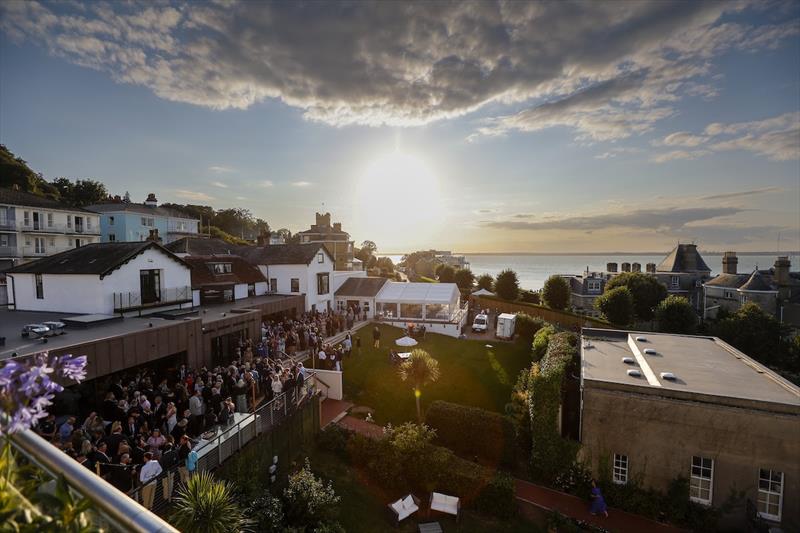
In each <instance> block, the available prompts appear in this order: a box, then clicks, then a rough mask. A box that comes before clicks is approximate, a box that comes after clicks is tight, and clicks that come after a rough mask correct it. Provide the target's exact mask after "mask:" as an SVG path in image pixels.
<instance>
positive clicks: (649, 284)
mask: <svg viewBox="0 0 800 533" xmlns="http://www.w3.org/2000/svg"><path fill="white" fill-rule="evenodd" d="M617 287H628V290H630V291H631V296H633V307H634V314H635V315H636V318H637V319H639V320H652V319H653V312H654V310H655V307H656V306H657V305H658V303H659V302H660V301H661V300H663V299H664V298H666V297H667V288H666V287H665V286H664V285H662V284H661V283H660V282H659V281H658V280H657V279H656V278H655V277H654V276H651V275H648V274H644V273H642V272H622V273H620V274H617V275H616V276H614V277H613V278H611V279H610V280H609V281H608V283H606V289H605V290H606V292H608V291H610V290H611V289H615V288H617Z"/></svg>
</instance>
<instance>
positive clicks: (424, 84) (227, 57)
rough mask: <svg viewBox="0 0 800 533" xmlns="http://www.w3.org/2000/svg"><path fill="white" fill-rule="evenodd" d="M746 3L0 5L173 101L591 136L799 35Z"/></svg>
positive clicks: (635, 127) (692, 91) (663, 108)
mask: <svg viewBox="0 0 800 533" xmlns="http://www.w3.org/2000/svg"><path fill="white" fill-rule="evenodd" d="M747 4H748V3H747V2H699V1H698V2H683V1H665V0H664V1H662V0H658V1H649V2H648V1H637V2H624V3H619V2H591V3H580V4H579V8H578V5H576V4H575V3H573V2H567V1H563V2H548V3H533V2H495V1H488V0H486V1H478V2H453V3H444V2H371V3H367V2H358V3H312V4H307V3H295V2H275V3H269V4H265V3H261V2H236V1H233V0H231V1H225V2H222V1H220V2H209V3H174V4H172V5H162V4H155V5H154V4H152V3H142V4H137V3H135V2H131V3H115V4H107V3H89V4H85V5H75V4H71V3H60V4H50V3H40V2H34V1H31V2H3V3H2V4H0V27H2V29H3V30H4V31H5V32H6V33H7V34H8V35H9V36H10V37H11V38H13V39H16V40H18V41H22V40H31V41H34V42H37V43H41V44H42V45H44V46H46V47H47V48H48V49H49V50H50V52H51V53H53V54H55V55H58V56H61V57H65V58H67V59H68V60H70V61H72V62H73V63H76V64H78V65H83V66H86V67H90V68H94V69H98V70H101V71H104V72H108V73H109V74H110V75H111V76H112V77H113V78H114V79H115V80H117V81H119V82H123V83H132V84H137V85H141V86H145V87H148V88H149V89H151V90H152V91H153V92H154V93H155V94H157V95H158V96H160V97H161V98H165V99H168V100H173V101H180V102H188V103H192V104H196V105H201V106H207V107H211V108H215V109H227V108H238V109H244V108H247V107H249V106H251V105H253V104H254V103H256V102H259V101H262V100H264V99H267V98H277V99H280V100H282V101H283V102H285V103H287V104H288V105H291V106H294V107H298V108H300V109H303V110H304V113H305V117H306V118H308V119H311V120H318V121H323V122H326V123H329V124H334V125H345V124H368V125H379V124H391V125H415V124H425V123H428V122H430V121H434V120H438V119H443V118H449V117H455V116H460V115H464V114H466V113H470V112H472V111H474V110H477V109H479V108H481V107H483V106H485V105H486V104H487V103H490V102H499V103H504V104H513V103H520V102H527V101H531V102H536V103H537V104H538V105H537V106H536V107H532V108H529V109H524V110H522V111H519V112H518V113H516V114H512V115H507V116H502V117H498V118H495V119H492V120H489V121H487V122H486V123H485V124H484V126H483V127H481V128H480V130H479V131H478V133H477V134H476V135H477V136H483V135H502V134H504V133H506V132H509V131H516V130H518V131H537V130H541V129H543V128H548V127H554V126H566V127H569V128H573V129H575V130H576V131H577V137H578V138H579V139H580V140H585V141H597V140H614V139H621V138H625V137H628V136H631V135H635V134H640V133H642V132H646V131H648V130H650V129H651V128H652V127H653V124H654V123H655V122H657V121H659V120H661V119H663V118H665V117H668V116H670V115H671V114H672V113H673V109H672V107H671V106H670V103H671V102H675V101H676V100H679V99H680V98H683V97H685V96H698V97H705V98H708V97H713V96H714V95H715V94H716V88H715V87H714V85H713V81H712V80H711V79H710V76H709V74H710V71H711V63H710V60H711V59H712V58H713V57H715V56H717V55H719V54H721V53H723V52H725V51H726V50H730V49H733V48H736V49H740V50H752V49H757V48H765V47H774V46H777V43H779V42H780V41H781V40H782V39H785V38H787V37H791V36H794V35H796V34H797V25H796V24H793V23H792V22H787V23H785V24H781V25H762V26H746V25H741V24H736V23H731V22H721V20H722V17H723V15H725V14H726V13H733V12H736V11H741V10H743V9H746V8H747ZM312 35H313V38H310V36H312ZM475 138H476V137H475ZM719 149H725V148H724V147H719ZM763 149H764V150H766V147H764V148H763ZM215 168H217V169H219V170H217V171H219V172H224V170H222V169H223V168H224V167H215Z"/></svg>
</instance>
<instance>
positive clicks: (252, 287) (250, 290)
mask: <svg viewBox="0 0 800 533" xmlns="http://www.w3.org/2000/svg"><path fill="white" fill-rule="evenodd" d="M247 295H248V296H255V295H256V284H255V283H248V284H247Z"/></svg>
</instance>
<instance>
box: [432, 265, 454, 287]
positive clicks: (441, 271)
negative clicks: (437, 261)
mask: <svg viewBox="0 0 800 533" xmlns="http://www.w3.org/2000/svg"><path fill="white" fill-rule="evenodd" d="M436 276H437V277H438V278H439V281H440V282H442V283H453V282H454V281H455V279H456V269H455V268H453V267H451V266H450V265H442V266H441V268H437V271H436Z"/></svg>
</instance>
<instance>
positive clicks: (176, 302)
mask: <svg viewBox="0 0 800 533" xmlns="http://www.w3.org/2000/svg"><path fill="white" fill-rule="evenodd" d="M6 277H7V280H8V298H9V307H10V308H12V309H17V310H21V311H53V312H63V313H82V314H102V315H114V314H132V313H146V312H149V311H153V310H156V309H157V310H164V309H165V308H166V307H170V308H172V307H175V308H177V307H180V306H182V305H184V304H186V305H189V306H191V304H192V294H191V274H190V269H189V267H188V266H187V264H186V263H185V262H184V261H183V260H182V259H180V258H179V257H177V256H176V255H175V254H173V253H171V252H169V251H168V250H166V249H164V248H163V247H162V246H160V245H159V244H157V243H155V242H152V241H147V242H125V243H123V242H116V243H93V244H88V245H86V246H81V247H80V248H75V249H72V250H68V251H66V252H62V253H60V254H56V255H52V256H50V257H45V258H42V259H39V260H37V261H32V262H29V263H25V264H22V265H19V266H16V267H14V268H12V269H11V270H9V271H7V272H6Z"/></svg>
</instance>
